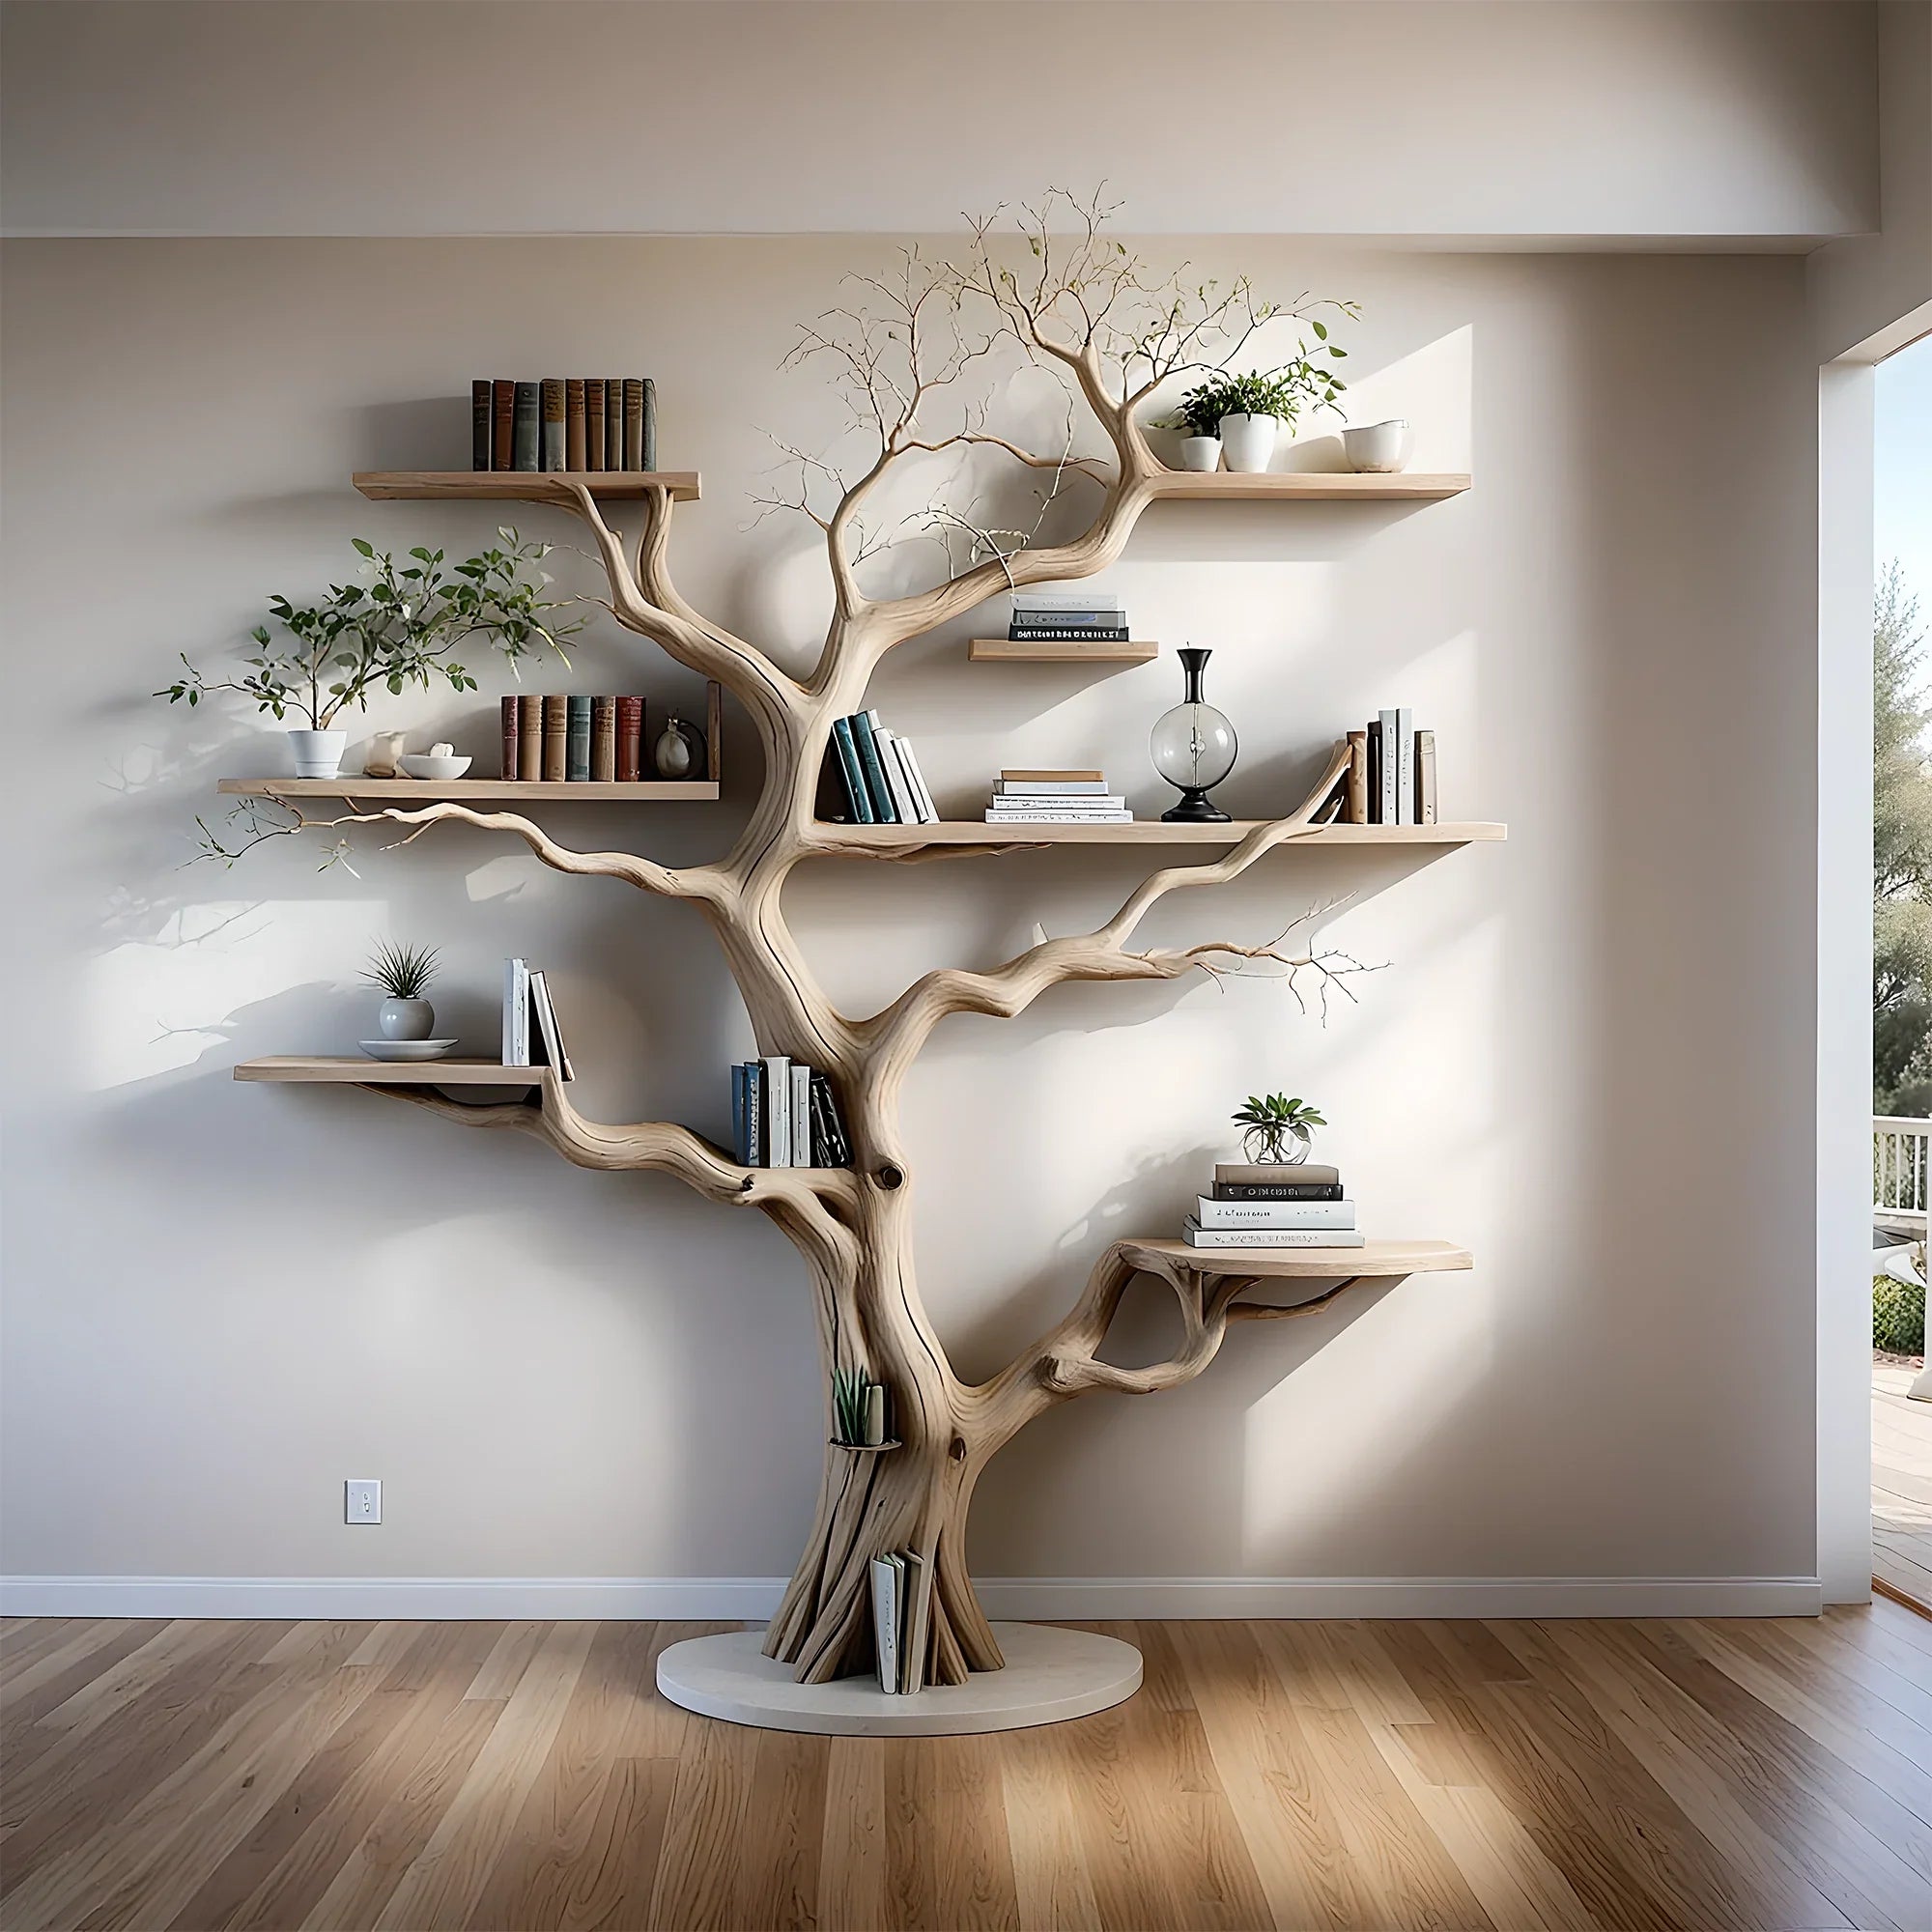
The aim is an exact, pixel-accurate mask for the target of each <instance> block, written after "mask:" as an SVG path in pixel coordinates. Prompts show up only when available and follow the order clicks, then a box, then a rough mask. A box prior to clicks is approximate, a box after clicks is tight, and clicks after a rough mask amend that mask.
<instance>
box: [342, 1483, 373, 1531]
mask: <svg viewBox="0 0 1932 1932" xmlns="http://www.w3.org/2000/svg"><path fill="white" fill-rule="evenodd" d="M342 1490H343V1495H342V1520H344V1521H345V1522H381V1521H382V1520H383V1485H382V1483H381V1482H380V1481H379V1480H378V1479H377V1478H376V1477H374V1476H351V1477H350V1478H349V1480H348V1481H347V1482H346V1483H344V1484H343V1486H342Z"/></svg>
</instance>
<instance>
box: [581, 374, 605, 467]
mask: <svg viewBox="0 0 1932 1932" xmlns="http://www.w3.org/2000/svg"><path fill="white" fill-rule="evenodd" d="M583 467H584V469H603V468H604V378H603V377H602V376H586V377H585V378H584V379H583Z"/></svg>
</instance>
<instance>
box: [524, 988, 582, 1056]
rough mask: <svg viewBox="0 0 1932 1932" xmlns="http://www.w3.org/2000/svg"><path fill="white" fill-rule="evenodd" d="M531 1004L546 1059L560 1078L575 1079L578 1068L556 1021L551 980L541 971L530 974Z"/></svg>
mask: <svg viewBox="0 0 1932 1932" xmlns="http://www.w3.org/2000/svg"><path fill="white" fill-rule="evenodd" d="M530 1005H531V1007H532V1008H533V1009H534V1010H535V1012H536V1016H537V1033H538V1035H539V1036H540V1037H541V1038H542V1040H543V1049H544V1061H545V1064H546V1065H550V1066H554V1068H555V1069H556V1077H557V1078H558V1079H559V1080H575V1079H576V1078H577V1070H576V1068H575V1067H573V1066H572V1065H571V1064H570V1055H569V1054H568V1053H566V1052H565V1051H564V1045H563V1029H562V1028H561V1027H560V1026H558V1025H557V1023H556V1009H555V1007H554V1006H553V1005H552V1004H551V997H550V981H549V980H546V979H545V978H544V976H543V974H542V973H541V972H536V973H532V974H531V975H530Z"/></svg>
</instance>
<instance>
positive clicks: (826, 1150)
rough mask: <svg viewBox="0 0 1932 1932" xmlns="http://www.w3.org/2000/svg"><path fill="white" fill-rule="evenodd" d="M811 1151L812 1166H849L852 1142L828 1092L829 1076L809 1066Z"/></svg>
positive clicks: (830, 1089) (834, 1099)
mask: <svg viewBox="0 0 1932 1932" xmlns="http://www.w3.org/2000/svg"><path fill="white" fill-rule="evenodd" d="M811 1151H812V1163H811V1164H812V1165H813V1166H814V1167H850V1166H851V1165H852V1144H851V1142H850V1141H848V1140H847V1139H846V1138H845V1122H844V1121H843V1119H841V1118H840V1116H839V1112H838V1099H837V1097H836V1096H835V1095H834V1094H833V1092H832V1076H831V1075H830V1074H829V1073H821V1072H820V1071H819V1070H818V1068H817V1067H815V1066H814V1067H812V1068H811Z"/></svg>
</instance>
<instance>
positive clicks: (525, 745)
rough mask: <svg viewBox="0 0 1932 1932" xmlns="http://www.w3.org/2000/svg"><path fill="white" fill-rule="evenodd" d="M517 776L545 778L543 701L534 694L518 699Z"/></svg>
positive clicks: (528, 778)
mask: <svg viewBox="0 0 1932 1932" xmlns="http://www.w3.org/2000/svg"><path fill="white" fill-rule="evenodd" d="M517 776H518V777H519V778H520V779H523V780H525V781H530V780H534V779H540V778H542V777H543V699H542V698H541V697H538V696H535V695H534V694H533V693H526V694H525V696H521V697H519V698H518V699H517Z"/></svg>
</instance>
